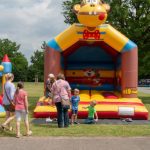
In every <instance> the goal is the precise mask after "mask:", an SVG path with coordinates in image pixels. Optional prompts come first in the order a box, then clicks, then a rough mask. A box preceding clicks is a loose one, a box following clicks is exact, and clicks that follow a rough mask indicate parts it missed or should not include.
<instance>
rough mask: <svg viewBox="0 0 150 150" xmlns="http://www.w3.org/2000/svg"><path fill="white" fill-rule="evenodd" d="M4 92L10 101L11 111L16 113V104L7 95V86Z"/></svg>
mask: <svg viewBox="0 0 150 150" xmlns="http://www.w3.org/2000/svg"><path fill="white" fill-rule="evenodd" d="M4 90H5V93H6V97H7V99H8V101H9V103H10V109H11V110H12V111H15V104H14V102H13V100H10V98H9V96H8V94H7V91H6V88H5V86H4Z"/></svg>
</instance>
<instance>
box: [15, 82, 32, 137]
mask: <svg viewBox="0 0 150 150" xmlns="http://www.w3.org/2000/svg"><path fill="white" fill-rule="evenodd" d="M23 88H24V85H23V83H22V82H19V83H18V84H17V90H16V92H15V96H14V102H15V114H16V121H17V122H16V137H17V138H19V137H20V136H21V134H20V122H21V118H22V117H23V119H24V122H25V126H26V132H27V133H26V135H27V136H29V135H31V134H32V131H30V130H29V120H28V98H27V92H26V91H24V90H23Z"/></svg>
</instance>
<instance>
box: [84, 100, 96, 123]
mask: <svg viewBox="0 0 150 150" xmlns="http://www.w3.org/2000/svg"><path fill="white" fill-rule="evenodd" d="M95 106H96V101H92V102H91V103H90V106H88V107H83V108H84V109H88V118H87V119H86V120H85V124H94V123H96V122H97V121H98V115H97V112H96V109H95ZM94 116H95V118H96V119H94Z"/></svg>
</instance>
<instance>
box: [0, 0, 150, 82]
mask: <svg viewBox="0 0 150 150" xmlns="http://www.w3.org/2000/svg"><path fill="white" fill-rule="evenodd" d="M80 2H81V0H69V1H68V0H66V1H64V2H63V4H62V8H63V15H64V17H65V20H64V22H65V23H67V24H73V23H75V22H78V20H77V17H76V15H75V14H74V13H73V11H72V10H73V6H74V4H77V3H80ZM105 2H107V3H108V4H110V6H111V11H110V12H109V15H108V19H107V23H109V24H111V25H112V26H113V27H115V28H116V29H118V30H119V31H120V32H122V33H123V34H124V35H126V36H127V37H128V38H129V39H131V40H132V41H134V42H135V43H137V45H138V47H139V78H150V50H149V48H150V0H144V1H143V0H105ZM45 44H46V43H45V42H43V43H41V45H42V46H41V48H40V49H38V50H36V51H35V52H34V53H33V55H32V56H31V58H30V61H31V64H29V63H28V61H27V59H26V57H25V56H24V55H23V54H22V53H21V51H20V44H18V43H17V42H14V41H11V40H9V39H0V61H1V60H2V58H3V56H4V54H8V56H9V58H10V59H11V61H12V64H13V73H14V75H15V81H20V80H21V81H28V82H33V81H34V80H35V77H38V79H39V81H40V82H42V81H43V78H44V49H45Z"/></svg>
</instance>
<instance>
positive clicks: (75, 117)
mask: <svg viewBox="0 0 150 150" xmlns="http://www.w3.org/2000/svg"><path fill="white" fill-rule="evenodd" d="M74 120H75V122H77V114H75V116H74Z"/></svg>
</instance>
